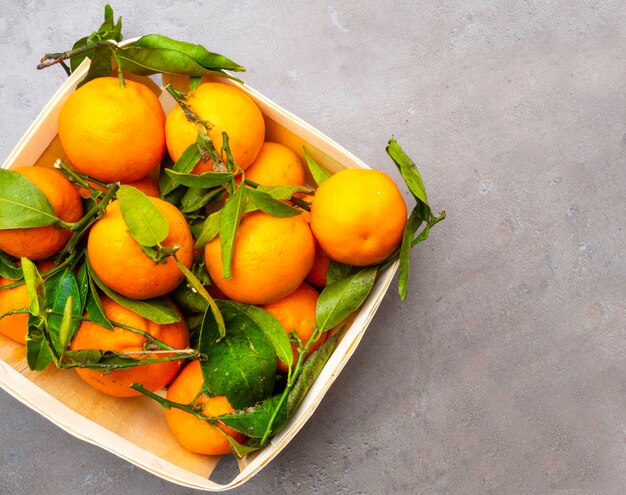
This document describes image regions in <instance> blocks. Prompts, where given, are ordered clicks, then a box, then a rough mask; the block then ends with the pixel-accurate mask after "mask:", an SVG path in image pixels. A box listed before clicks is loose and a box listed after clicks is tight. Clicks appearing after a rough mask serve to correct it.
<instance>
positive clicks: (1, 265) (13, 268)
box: [0, 251, 23, 280]
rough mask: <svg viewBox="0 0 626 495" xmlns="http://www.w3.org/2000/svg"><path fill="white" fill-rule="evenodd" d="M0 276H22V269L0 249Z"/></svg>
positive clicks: (18, 278) (14, 278)
mask: <svg viewBox="0 0 626 495" xmlns="http://www.w3.org/2000/svg"><path fill="white" fill-rule="evenodd" d="M0 277H4V278H8V279H9V280H20V279H21V278H22V277H23V275H22V269H21V268H20V267H19V266H17V264H15V263H13V262H12V261H11V260H10V259H9V258H7V256H6V255H5V254H4V253H3V252H2V251H0Z"/></svg>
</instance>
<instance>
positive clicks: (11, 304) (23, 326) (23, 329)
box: [0, 260, 56, 344]
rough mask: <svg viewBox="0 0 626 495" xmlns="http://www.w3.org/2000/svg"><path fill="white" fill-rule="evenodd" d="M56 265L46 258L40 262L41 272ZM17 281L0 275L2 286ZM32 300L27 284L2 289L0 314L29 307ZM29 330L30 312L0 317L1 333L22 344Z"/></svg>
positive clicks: (0, 290)
mask: <svg viewBox="0 0 626 495" xmlns="http://www.w3.org/2000/svg"><path fill="white" fill-rule="evenodd" d="M55 266H56V265H55V264H54V262H53V261H50V260H45V261H42V262H41V263H39V266H38V270H39V272H40V273H43V272H46V271H48V270H51V269H52V268H54V267H55ZM12 283H15V280H9V279H8V278H3V277H0V287H4V286H6V285H10V284H12ZM29 304H30V301H29V299H28V292H27V291H26V285H25V284H22V285H18V286H17V287H13V288H12V289H0V315H1V314H3V313H6V312H8V311H12V310H14V309H23V308H28V306H29ZM27 332H28V314H26V313H23V314H15V315H9V316H5V317H4V318H0V333H1V334H2V335H5V336H7V337H9V338H10V339H12V340H14V341H15V342H18V343H20V344H24V343H25V339H26V334H27Z"/></svg>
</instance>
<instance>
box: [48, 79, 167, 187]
mask: <svg viewBox="0 0 626 495" xmlns="http://www.w3.org/2000/svg"><path fill="white" fill-rule="evenodd" d="M164 124H165V113H164V112H163V108H162V107H161V104H160V103H159V100H158V98H157V97H156V95H155V94H154V93H153V92H152V91H151V90H150V89H149V88H148V87H146V86H144V85H143V84H140V83H138V82H135V81H131V80H126V83H125V85H124V86H120V83H119V81H118V79H117V78H116V77H98V78H96V79H93V80H91V81H89V82H88V83H87V84H85V85H84V86H81V87H80V88H79V89H77V90H76V91H75V92H74V93H72V95H71V96H70V97H69V98H68V100H67V101H66V102H65V103H64V105H63V107H62V108H61V113H60V114H59V138H60V139H61V144H62V145H63V149H64V150H65V152H66V153H67V156H68V158H69V159H70V161H71V162H72V164H73V165H74V167H75V168H76V169H77V170H78V171H79V172H82V173H84V174H87V175H88V176H90V177H93V178H95V179H99V180H101V181H104V182H107V183H110V182H116V181H120V182H124V183H127V182H132V181H135V180H138V179H141V178H142V177H145V176H146V175H148V173H150V171H151V170H152V169H154V168H155V167H156V166H157V165H158V164H159V163H160V162H161V158H163V155H164V153H165V131H164Z"/></svg>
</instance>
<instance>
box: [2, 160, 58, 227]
mask: <svg viewBox="0 0 626 495" xmlns="http://www.w3.org/2000/svg"><path fill="white" fill-rule="evenodd" d="M57 220H58V219H57V217H56V215H55V214H54V210H53V209H52V206H50V202H49V201H48V198H46V196H44V194H43V193H42V192H41V190H40V189H39V188H38V187H37V186H35V184H33V183H32V182H31V181H30V180H29V179H27V178H26V177H24V176H23V175H20V174H18V173H17V172H13V171H12V170H6V169H0V230H4V229H21V228H30V227H44V226H46V225H52V224H53V223H55V222H56V221H57Z"/></svg>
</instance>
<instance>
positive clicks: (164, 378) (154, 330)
mask: <svg viewBox="0 0 626 495" xmlns="http://www.w3.org/2000/svg"><path fill="white" fill-rule="evenodd" d="M170 304H171V305H172V307H174V308H175V309H176V312H177V313H178V314H179V316H181V318H180V321H178V322H176V323H170V324H167V325H159V324H158V323H154V322H153V321H150V320H148V319H147V318H144V317H143V316H140V315H138V314H137V313H134V312H132V311H131V310H129V309H127V308H125V307H124V306H122V305H120V304H118V303H117V302H115V301H113V300H112V299H110V298H108V297H106V296H105V297H102V307H103V309H104V313H105V315H106V317H107V318H108V319H109V320H111V321H112V322H116V323H121V324H123V325H127V326H129V327H133V328H136V329H139V330H142V331H144V332H147V333H149V334H150V335H152V336H153V337H155V338H157V339H159V340H161V341H163V342H165V343H166V344H168V345H170V346H171V347H173V348H175V349H185V348H187V347H188V346H189V331H188V329H187V323H186V322H185V319H184V318H183V317H182V315H181V313H180V311H178V308H176V307H175V306H174V305H173V304H172V303H170ZM114 325H115V323H114ZM146 343H148V339H147V338H146V337H144V336H143V335H141V334H139V333H135V332H133V331H131V330H126V329H123V328H121V327H118V326H114V327H113V330H108V329H107V328H104V327H102V326H100V325H98V324H97V323H93V322H91V321H84V322H82V323H81V324H80V326H79V327H78V331H77V332H76V336H75V337H74V340H72V343H71V345H70V348H71V349H72V350H73V351H78V350H87V349H90V350H99V351H116V352H125V353H132V352H135V351H143V350H144V346H145V344H146ZM167 356H168V354H158V355H156V354H154V355H152V354H147V355H141V356H139V355H137V356H136V358H137V359H141V358H143V359H147V358H154V357H167ZM131 357H135V356H132V354H131ZM181 366H182V360H179V361H163V362H160V363H151V364H146V365H141V366H135V367H133V368H127V369H120V370H113V371H102V370H95V369H87V368H74V369H75V370H76V373H78V376H80V377H81V378H82V379H83V380H85V381H86V382H87V383H88V384H89V385H91V386H92V387H94V388H96V389H98V390H100V391H101V392H104V393H106V394H108V395H112V396H114V397H134V396H137V395H141V394H140V393H139V392H137V391H136V390H134V389H132V388H130V385H131V384H133V383H140V384H142V385H143V386H144V387H145V388H146V389H148V390H150V391H155V390H159V389H161V388H163V387H165V386H166V385H167V384H168V383H169V382H170V381H171V380H172V379H173V378H174V376H176V373H177V372H178V370H179V369H180V367H181Z"/></svg>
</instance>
